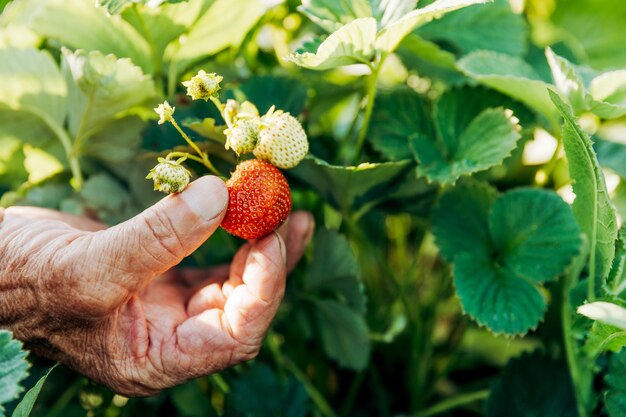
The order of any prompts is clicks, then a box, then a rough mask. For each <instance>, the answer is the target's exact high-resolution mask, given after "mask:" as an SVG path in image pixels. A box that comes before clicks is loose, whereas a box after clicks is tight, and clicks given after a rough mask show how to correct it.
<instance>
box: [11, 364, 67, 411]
mask: <svg viewBox="0 0 626 417" xmlns="http://www.w3.org/2000/svg"><path fill="white" fill-rule="evenodd" d="M57 366H58V364H55V365H54V366H53V367H51V368H50V369H48V371H47V372H46V373H45V374H44V376H42V377H41V378H40V379H39V381H37V383H36V384H35V386H34V387H32V388H31V389H30V390H29V391H28V392H27V393H26V395H24V398H22V401H20V403H19V404H18V405H17V407H15V410H14V411H13V414H12V415H11V417H28V416H29V415H30V413H31V411H32V410H33V407H34V406H35V402H36V401H37V398H38V397H39V393H41V389H42V388H43V384H44V383H45V382H46V380H47V379H48V377H49V376H50V374H51V373H52V371H54V369H55V368H56V367H57Z"/></svg>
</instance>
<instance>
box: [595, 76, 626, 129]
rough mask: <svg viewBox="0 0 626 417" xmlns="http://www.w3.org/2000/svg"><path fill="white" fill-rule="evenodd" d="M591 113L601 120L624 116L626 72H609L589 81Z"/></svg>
mask: <svg viewBox="0 0 626 417" xmlns="http://www.w3.org/2000/svg"><path fill="white" fill-rule="evenodd" d="M589 92H590V94H591V96H592V97H593V99H594V100H593V103H592V105H591V111H592V112H593V113H594V114H595V115H597V116H598V117H601V118H603V119H617V118H619V117H622V116H624V115H626V70H619V71H609V72H605V73H603V74H600V75H598V76H597V77H596V78H594V79H593V80H591V84H590V85H589Z"/></svg>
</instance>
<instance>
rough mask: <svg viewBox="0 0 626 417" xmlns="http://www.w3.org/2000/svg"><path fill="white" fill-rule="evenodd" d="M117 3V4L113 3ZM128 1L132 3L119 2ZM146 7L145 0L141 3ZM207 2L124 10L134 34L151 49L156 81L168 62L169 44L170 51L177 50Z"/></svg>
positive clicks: (188, 2) (194, 0)
mask: <svg viewBox="0 0 626 417" xmlns="http://www.w3.org/2000/svg"><path fill="white" fill-rule="evenodd" d="M112 1H116V0H112ZM121 1H128V2H129V1H131V0H121ZM140 1H141V2H142V3H145V2H146V1H145V0H140ZM207 3H208V2H206V1H204V0H188V1H185V0H183V1H171V0H170V1H168V2H167V3H166V4H161V5H160V6H159V7H150V5H148V6H147V7H137V9H136V10H134V9H130V10H127V11H126V12H125V13H124V15H123V19H124V20H125V21H127V22H128V23H130V24H131V25H133V27H134V28H135V30H137V32H139V33H140V34H141V35H142V36H143V37H144V38H145V39H146V40H147V41H148V42H149V44H150V46H151V48H153V60H155V61H156V62H155V69H154V71H155V74H154V75H155V78H156V77H159V76H160V75H162V74H159V72H160V71H162V70H163V69H162V68H161V66H163V63H162V62H159V61H161V60H164V61H167V59H166V58H170V55H169V54H168V55H167V57H166V56H165V51H166V49H167V48H168V46H169V45H170V44H172V49H176V45H177V43H176V42H177V41H178V39H179V38H180V36H182V35H184V34H186V33H187V31H188V30H189V29H190V28H191V27H192V26H193V24H194V23H195V21H196V20H197V19H198V16H199V15H200V13H202V10H203V9H204V8H205V5H206V4H207Z"/></svg>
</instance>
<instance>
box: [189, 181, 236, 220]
mask: <svg viewBox="0 0 626 417" xmlns="http://www.w3.org/2000/svg"><path fill="white" fill-rule="evenodd" d="M180 198H181V199H182V200H183V201H184V202H185V203H186V204H187V206H188V207H189V208H190V209H191V210H192V211H193V212H194V213H196V214H197V215H198V216H199V217H200V218H201V219H203V220H207V221H210V220H214V219H215V218H217V217H219V216H220V215H221V214H222V213H223V212H224V211H225V210H226V206H227V205H228V190H226V185H225V184H224V181H222V180H221V179H219V178H218V177H214V176H211V175H207V176H205V177H201V178H199V179H197V180H195V181H194V182H192V183H191V184H189V186H188V187H187V189H185V191H183V192H182V193H180Z"/></svg>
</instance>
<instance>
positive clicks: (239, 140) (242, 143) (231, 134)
mask: <svg viewBox="0 0 626 417" xmlns="http://www.w3.org/2000/svg"><path fill="white" fill-rule="evenodd" d="M224 133H225V134H226V149H230V148H232V149H233V150H234V151H235V152H236V153H237V155H242V154H246V153H250V152H252V151H253V150H254V148H255V147H256V144H257V141H258V139H259V121H258V120H256V119H241V120H238V121H237V122H236V123H235V125H234V126H233V127H232V129H226V130H224Z"/></svg>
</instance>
